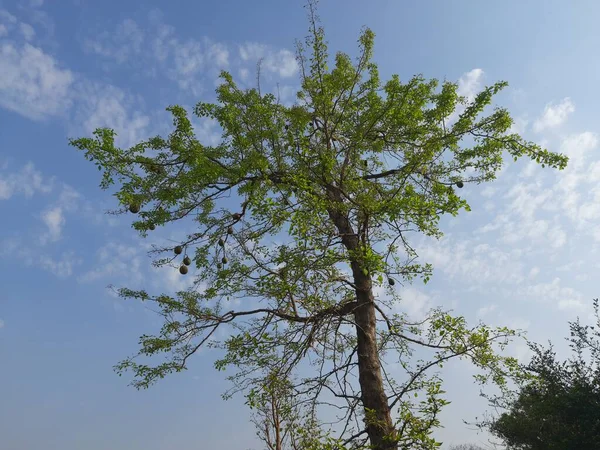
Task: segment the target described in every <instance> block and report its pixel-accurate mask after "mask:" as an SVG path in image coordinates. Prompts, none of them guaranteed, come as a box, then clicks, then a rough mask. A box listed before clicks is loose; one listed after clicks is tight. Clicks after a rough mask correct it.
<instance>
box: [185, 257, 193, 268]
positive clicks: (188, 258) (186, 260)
mask: <svg viewBox="0 0 600 450" xmlns="http://www.w3.org/2000/svg"><path fill="white" fill-rule="evenodd" d="M183 263H184V264H185V265H186V266H189V265H190V264H191V263H192V260H191V259H190V257H189V256H186V257H185V258H183Z"/></svg>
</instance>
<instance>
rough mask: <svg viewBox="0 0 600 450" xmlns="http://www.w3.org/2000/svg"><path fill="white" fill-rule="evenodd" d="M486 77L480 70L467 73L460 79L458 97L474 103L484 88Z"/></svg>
mask: <svg viewBox="0 0 600 450" xmlns="http://www.w3.org/2000/svg"><path fill="white" fill-rule="evenodd" d="M484 75H485V74H484V72H483V70H482V69H478V68H476V69H473V70H470V71H469V72H465V73H464V74H463V75H462V76H461V77H460V78H459V79H458V95H460V96H463V97H466V98H467V99H468V100H469V101H473V100H474V99H475V95H477V94H478V93H479V92H480V91H481V88H482V87H483V78H484Z"/></svg>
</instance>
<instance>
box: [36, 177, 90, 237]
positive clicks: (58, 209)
mask: <svg viewBox="0 0 600 450" xmlns="http://www.w3.org/2000/svg"><path fill="white" fill-rule="evenodd" d="M81 198H82V196H81V195H80V194H79V193H78V192H77V191H75V189H73V188H72V187H70V186H68V185H66V184H63V187H62V191H61V193H60V195H59V196H58V199H57V200H56V201H55V202H53V203H52V204H51V205H49V206H48V207H47V208H46V209H45V210H44V211H43V212H42V214H41V215H40V218H41V219H42V222H44V224H45V225H46V228H47V230H46V232H45V233H42V234H41V235H40V243H41V244H42V245H46V244H48V243H50V242H56V241H58V240H59V239H60V238H61V237H62V230H63V228H64V226H65V224H66V222H67V220H66V217H65V213H67V212H73V211H75V210H76V209H77V208H78V206H79V201H80V200H81Z"/></svg>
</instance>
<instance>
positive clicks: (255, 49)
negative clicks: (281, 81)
mask: <svg viewBox="0 0 600 450" xmlns="http://www.w3.org/2000/svg"><path fill="white" fill-rule="evenodd" d="M239 55H240V58H241V59H242V61H247V62H249V63H253V64H257V63H258V62H259V61H261V71H262V72H263V73H264V72H266V73H268V74H275V75H278V76H280V77H281V78H289V77H292V76H294V75H296V73H297V72H298V63H297V61H296V56H295V55H294V53H292V52H291V51H289V50H287V49H281V50H275V49H273V48H271V47H269V46H267V45H264V44H259V43H257V42H247V43H245V44H242V45H240V46H239Z"/></svg>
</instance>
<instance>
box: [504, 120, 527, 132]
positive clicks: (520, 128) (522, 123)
mask: <svg viewBox="0 0 600 450" xmlns="http://www.w3.org/2000/svg"><path fill="white" fill-rule="evenodd" d="M527 125H529V120H527V119H526V118H525V117H516V118H514V119H513V124H512V125H511V126H510V129H509V130H508V132H509V133H517V134H523V133H525V130H526V129H527Z"/></svg>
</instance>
